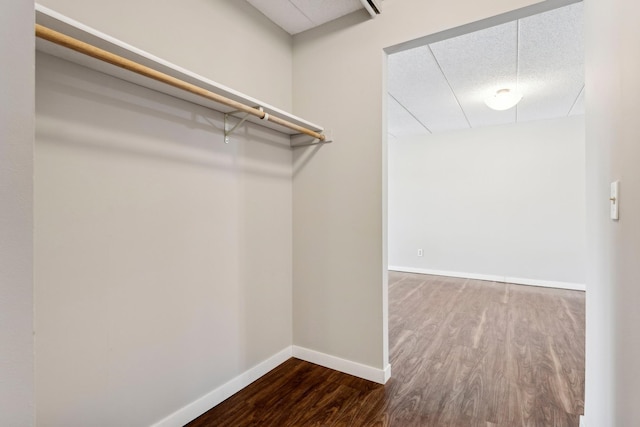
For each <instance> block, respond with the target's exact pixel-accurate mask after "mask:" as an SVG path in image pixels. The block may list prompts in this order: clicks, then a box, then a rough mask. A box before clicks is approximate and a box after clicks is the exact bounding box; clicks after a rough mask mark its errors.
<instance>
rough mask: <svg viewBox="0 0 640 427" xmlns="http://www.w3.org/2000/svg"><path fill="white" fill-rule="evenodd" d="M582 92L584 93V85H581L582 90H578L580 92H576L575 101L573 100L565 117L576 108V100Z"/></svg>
mask: <svg viewBox="0 0 640 427" xmlns="http://www.w3.org/2000/svg"><path fill="white" fill-rule="evenodd" d="M582 92H584V84H583V85H582V89H580V92H578V96H576V99H574V100H573V104H571V108H569V112H568V113H567V117H568V116H570V115H571V112H572V111H573V109H574V108H575V107H576V104H577V103H578V99H580V95H582Z"/></svg>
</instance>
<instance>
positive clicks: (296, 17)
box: [247, 0, 315, 34]
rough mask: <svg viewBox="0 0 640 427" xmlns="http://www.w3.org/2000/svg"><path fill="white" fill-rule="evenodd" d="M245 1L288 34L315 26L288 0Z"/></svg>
mask: <svg viewBox="0 0 640 427" xmlns="http://www.w3.org/2000/svg"><path fill="white" fill-rule="evenodd" d="M247 1H248V2H249V3H250V4H251V5H252V6H253V7H255V8H256V9H258V10H259V11H260V12H262V14H263V15H265V16H266V17H267V18H269V19H270V20H271V21H273V22H274V23H275V24H277V25H278V26H279V27H281V28H282V29H284V30H285V31H286V32H288V33H289V34H297V33H300V32H302V31H305V30H308V29H309V28H312V27H314V26H315V25H314V23H313V22H312V21H311V20H310V19H309V18H307V17H306V16H305V15H304V14H303V13H302V12H301V11H300V10H299V9H298V8H297V7H296V6H294V5H293V3H291V2H290V1H289V0H247Z"/></svg>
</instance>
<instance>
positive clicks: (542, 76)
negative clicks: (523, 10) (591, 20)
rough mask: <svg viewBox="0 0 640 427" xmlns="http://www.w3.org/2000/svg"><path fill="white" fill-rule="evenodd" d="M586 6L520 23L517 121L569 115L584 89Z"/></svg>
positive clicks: (537, 16) (547, 14)
mask: <svg viewBox="0 0 640 427" xmlns="http://www.w3.org/2000/svg"><path fill="white" fill-rule="evenodd" d="M582 15H583V3H582V2H580V3H574V4H572V5H569V6H566V7H562V8H559V9H555V10H552V11H549V12H545V13H541V14H539V15H534V16H530V17H528V18H524V19H521V20H520V32H519V39H520V56H519V68H520V77H519V85H520V88H521V90H522V92H523V94H524V98H523V99H522V102H521V103H520V104H519V105H518V120H519V121H529V120H541V119H549V118H554V117H565V116H567V115H568V114H569V112H570V110H571V107H572V106H573V104H574V102H575V101H576V98H577V97H578V96H579V94H580V91H581V90H582V87H583V85H584V42H583V31H582V26H583V22H582Z"/></svg>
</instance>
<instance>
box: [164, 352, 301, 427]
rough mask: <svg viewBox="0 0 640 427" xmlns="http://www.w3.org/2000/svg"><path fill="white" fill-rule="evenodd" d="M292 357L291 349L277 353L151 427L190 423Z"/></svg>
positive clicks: (169, 426)
mask: <svg viewBox="0 0 640 427" xmlns="http://www.w3.org/2000/svg"><path fill="white" fill-rule="evenodd" d="M291 357H292V353H291V347H287V348H285V349H284V350H281V351H279V352H278V353H276V354H274V355H273V356H271V357H269V358H268V359H267V360H265V361H263V362H261V363H259V364H257V365H256V366H254V367H252V368H250V369H249V370H247V371H245V372H243V373H242V374H240V375H238V376H237V377H235V378H233V379H232V380H230V381H228V382H227V383H225V384H223V385H221V386H220V387H218V388H216V389H215V390H213V391H210V392H209V393H207V394H206V395H204V396H202V397H201V398H199V399H197V400H196V401H194V402H192V403H189V404H188V405H186V406H184V407H182V408H180V409H178V410H177V411H176V412H174V413H173V414H171V415H169V416H168V417H166V418H164V419H162V420H160V421H158V422H157V423H155V424H153V426H152V427H181V426H184V425H185V424H186V423H188V422H189V421H192V420H194V419H196V418H197V417H199V416H200V415H202V414H204V413H205V412H207V411H208V410H209V409H211V408H213V407H214V406H216V405H218V404H219V403H220V402H222V401H223V400H226V399H228V398H229V397H231V396H233V395H234V394H236V393H237V392H239V391H240V390H242V389H243V388H245V387H246V386H248V385H249V384H251V383H252V382H254V381H255V380H257V379H258V378H260V377H261V376H263V375H265V374H266V373H268V372H269V371H271V370H273V369H274V368H276V367H277V366H279V365H281V364H283V363H284V362H286V361H287V360H289V359H290V358H291Z"/></svg>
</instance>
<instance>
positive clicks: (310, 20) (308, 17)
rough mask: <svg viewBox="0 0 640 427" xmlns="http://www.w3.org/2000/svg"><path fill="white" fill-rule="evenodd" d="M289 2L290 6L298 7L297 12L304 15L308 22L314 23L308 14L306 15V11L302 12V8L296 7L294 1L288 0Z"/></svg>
mask: <svg viewBox="0 0 640 427" xmlns="http://www.w3.org/2000/svg"><path fill="white" fill-rule="evenodd" d="M289 3H290V4H291V6H293V7H295V8H296V9H298V12H300V13H301V14H303V15H304V17H305V18H307V19H308V20H309V22H312V23H313V24H315V22H314V20H313V19H311V17H310V16H309V15H307V14H306V13H304V10H302V9H300V8H299V7H298V5H297V4H295V3H294V2H292V1H291V0H289Z"/></svg>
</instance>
